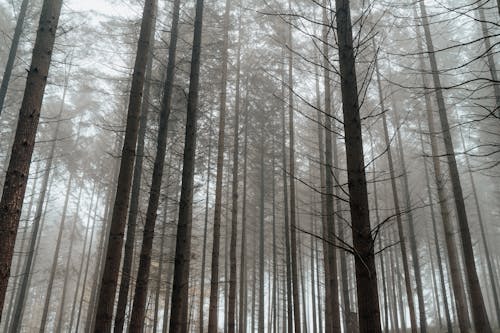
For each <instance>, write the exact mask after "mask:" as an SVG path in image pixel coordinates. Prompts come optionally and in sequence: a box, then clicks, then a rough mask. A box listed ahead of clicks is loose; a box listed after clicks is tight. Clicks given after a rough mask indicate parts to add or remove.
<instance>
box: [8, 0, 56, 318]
mask: <svg viewBox="0 0 500 333" xmlns="http://www.w3.org/2000/svg"><path fill="white" fill-rule="evenodd" d="M61 7H62V0H51V1H49V0H45V1H44V2H43V6H42V12H41V15H40V21H39V24H38V31H37V35H36V40H35V45H34V48H33V55H32V60H31V66H30V69H29V71H28V77H27V79H26V87H25V90H24V96H23V101H22V104H21V109H20V111H19V118H18V123H17V128H16V135H15V137H14V144H13V146H12V152H11V157H10V161H9V166H8V168H7V173H6V175H5V182H4V186H3V192H2V199H1V201H0V221H1V222H0V240H1V241H0V313H1V312H2V310H3V305H4V301H5V294H6V291H7V285H8V281H9V275H10V267H11V264H12V256H13V253H14V245H15V242H16V235H17V228H18V225H19V219H20V217H21V211H22V206H23V200H24V194H25V192H26V185H27V182H28V174H29V168H30V164H31V156H32V155H33V148H34V146H35V137H36V131H37V128H38V122H39V120H40V110H41V107H42V100H43V94H44V91H45V85H46V83H47V76H48V73H49V67H50V61H51V57H52V50H53V47H54V41H55V38H56V30H57V24H58V22H59V15H60V13H61ZM0 316H1V314H0ZM0 320H1V317H0Z"/></svg>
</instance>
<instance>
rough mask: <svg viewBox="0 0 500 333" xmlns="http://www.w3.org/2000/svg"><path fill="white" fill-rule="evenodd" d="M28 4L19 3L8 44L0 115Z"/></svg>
mask: <svg viewBox="0 0 500 333" xmlns="http://www.w3.org/2000/svg"><path fill="white" fill-rule="evenodd" d="M28 3H29V0H23V2H22V3H21V9H20V10H19V14H18V15H17V22H16V28H15V29H14V35H13V36H12V42H11V44H10V50H9V57H8V58H7V63H6V64H5V71H4V73H3V76H2V84H1V85H0V115H1V114H2V111H3V106H4V103H5V97H7V90H8V88H9V83H10V77H11V75H12V70H13V69H14V62H15V60H16V54H17V48H18V46H19V41H20V40H21V34H22V32H23V25H24V19H25V17H26V11H27V9H28Z"/></svg>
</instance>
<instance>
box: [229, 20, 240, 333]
mask: <svg viewBox="0 0 500 333" xmlns="http://www.w3.org/2000/svg"><path fill="white" fill-rule="evenodd" d="M228 23H229V22H228ZM240 71H241V17H240V19H239V29H238V50H237V54H236V87H235V89H236V100H235V106H234V125H233V175H232V193H231V196H232V206H231V244H230V249H229V261H230V269H229V303H228V309H227V311H228V328H227V330H228V333H235V332H236V283H237V273H236V242H237V238H238V171H239V169H238V168H239V165H238V161H239V144H240V143H239V138H240V136H239V134H240V133H239V131H240Z"/></svg>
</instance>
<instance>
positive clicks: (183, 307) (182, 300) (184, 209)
mask: <svg viewBox="0 0 500 333" xmlns="http://www.w3.org/2000/svg"><path fill="white" fill-rule="evenodd" d="M202 25H203V0H197V1H196V16H195V20H194V34H193V44H192V45H193V52H192V56H191V74H190V80H189V95H188V105H187V118H186V135H185V144H184V158H183V160H184V164H183V169H182V185H181V198H180V202H179V222H178V226H177V240H176V246H175V267H174V282H173V286H172V301H171V302H172V304H173V305H174V306H172V311H171V314H170V333H187V324H188V289H189V263H190V259H191V230H192V220H193V185H194V167H195V151H196V134H197V133H196V118H197V113H198V93H199V79H200V51H201V32H202Z"/></svg>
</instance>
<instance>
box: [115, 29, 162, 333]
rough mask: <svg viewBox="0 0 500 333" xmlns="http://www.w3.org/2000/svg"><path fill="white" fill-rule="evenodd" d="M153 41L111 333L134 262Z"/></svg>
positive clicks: (120, 317)
mask: <svg viewBox="0 0 500 333" xmlns="http://www.w3.org/2000/svg"><path fill="white" fill-rule="evenodd" d="M151 29H152V31H151V35H152V36H154V32H155V24H152V25H151ZM153 49H154V38H153V39H152V40H151V46H150V50H149V54H148V59H147V69H146V74H145V75H146V76H145V83H144V94H143V96H142V104H141V117H140V122H139V132H138V140H137V152H136V154H135V163H134V179H133V180H132V191H131V194H130V196H131V197H130V208H129V211H128V222H127V235H126V237H127V238H126V240H125V249H124V253H123V263H122V269H121V278H120V289H119V291H118V304H117V306H116V314H115V322H114V323H115V326H114V332H122V331H123V326H124V324H125V312H126V309H127V300H128V297H129V294H130V293H129V289H130V280H131V279H130V278H131V276H132V262H133V259H134V246H135V233H136V225H137V215H138V213H139V199H140V192H141V181H142V166H143V161H144V141H145V137H146V130H147V125H148V114H149V109H150V103H151V100H152V98H151V97H152V96H151V94H150V90H151V81H152V70H153V52H154V50H153Z"/></svg>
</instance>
